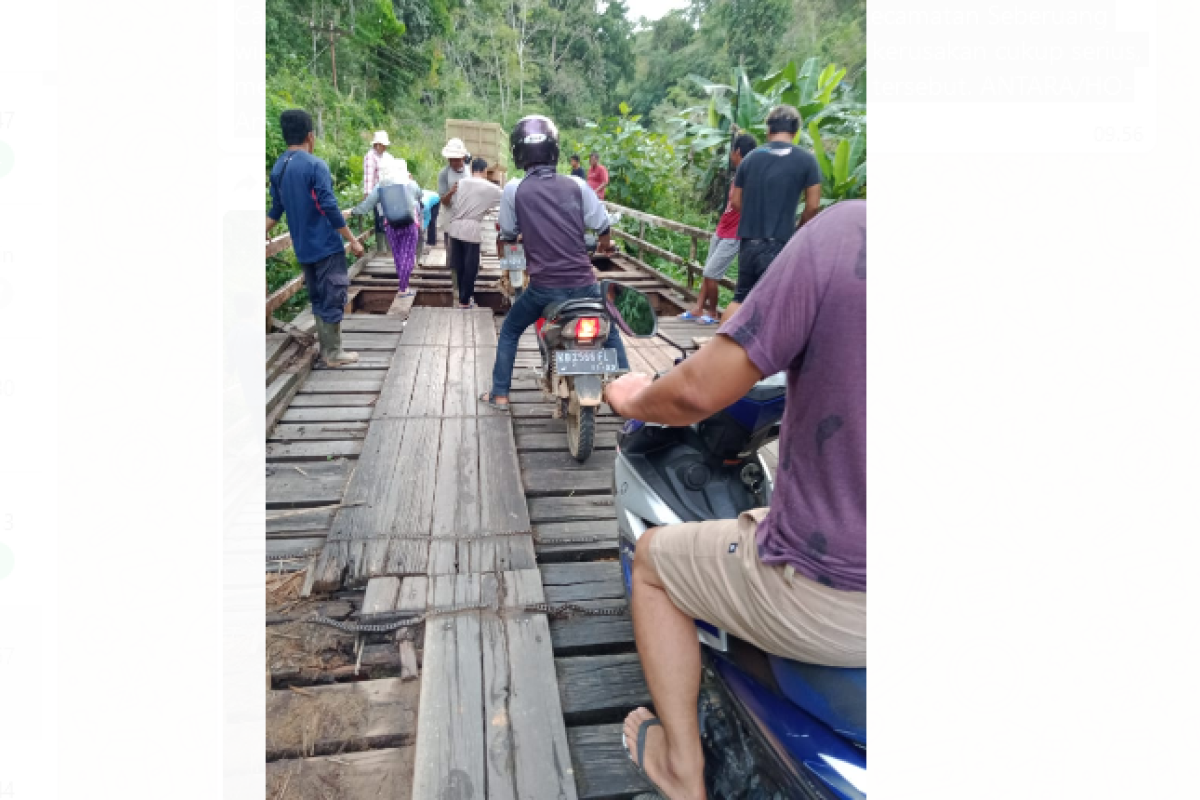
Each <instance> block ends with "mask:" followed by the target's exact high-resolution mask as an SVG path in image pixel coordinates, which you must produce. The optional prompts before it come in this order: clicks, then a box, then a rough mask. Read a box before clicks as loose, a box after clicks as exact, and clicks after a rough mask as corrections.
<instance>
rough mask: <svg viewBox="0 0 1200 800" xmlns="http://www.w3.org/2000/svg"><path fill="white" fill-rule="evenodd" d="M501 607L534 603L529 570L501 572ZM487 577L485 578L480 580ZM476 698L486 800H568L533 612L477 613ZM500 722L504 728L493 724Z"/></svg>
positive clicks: (568, 782)
mask: <svg viewBox="0 0 1200 800" xmlns="http://www.w3.org/2000/svg"><path fill="white" fill-rule="evenodd" d="M502 577H503V585H504V588H505V592H504V605H505V606H506V607H508V608H510V609H515V608H520V607H521V606H524V605H527V604H532V603H541V602H543V597H542V586H541V581H540V578H539V575H538V573H537V571H536V570H532V569H530V570H519V571H509V572H504V573H502ZM488 579H491V580H492V581H494V580H495V577H494V576H492V575H488V576H484V580H485V581H486V580H488ZM483 640H484V645H485V646H484V653H483V665H484V684H483V685H484V699H485V719H487V720H489V721H491V723H492V724H491V725H489V726H488V728H487V753H488V797H489V798H521V800H553V799H555V798H565V799H567V800H573V799H574V798H575V796H576V794H575V780H574V776H573V775H572V772H571V769H570V758H571V756H570V750H569V748H568V746H567V737H566V730H565V728H564V725H563V715H562V709H561V707H560V705H559V699H558V697H557V696H556V693H554V692H549V691H546V689H547V687H549V686H551V685H552V684H553V682H554V680H555V673H554V661H553V658H552V653H551V649H550V630H549V625H548V623H547V620H546V617H545V616H544V615H541V614H533V615H524V614H519V613H509V614H506V615H505V616H503V617H499V616H497V615H495V614H491V613H487V614H484V615H483ZM501 720H503V721H504V722H507V725H505V724H498V721H501Z"/></svg>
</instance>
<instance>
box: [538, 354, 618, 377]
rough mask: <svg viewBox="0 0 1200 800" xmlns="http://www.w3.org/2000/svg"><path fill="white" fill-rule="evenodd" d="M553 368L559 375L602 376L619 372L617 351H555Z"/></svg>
mask: <svg viewBox="0 0 1200 800" xmlns="http://www.w3.org/2000/svg"><path fill="white" fill-rule="evenodd" d="M554 368H555V369H556V370H557V371H558V374H559V375H603V374H605V373H608V372H620V371H621V365H620V362H619V361H617V351H616V350H612V349H610V348H605V349H603V350H556V351H555V352H554Z"/></svg>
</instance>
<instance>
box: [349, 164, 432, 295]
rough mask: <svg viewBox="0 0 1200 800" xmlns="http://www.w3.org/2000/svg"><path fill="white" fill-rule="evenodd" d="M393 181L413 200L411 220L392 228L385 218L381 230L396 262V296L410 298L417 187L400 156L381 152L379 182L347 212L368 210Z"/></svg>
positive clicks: (417, 222) (418, 214)
mask: <svg viewBox="0 0 1200 800" xmlns="http://www.w3.org/2000/svg"><path fill="white" fill-rule="evenodd" d="M396 183H401V184H406V185H407V186H408V191H409V197H411V198H412V199H413V222H412V223H411V224H409V225H403V226H400V227H393V226H392V224H391V223H390V222H388V221H387V218H386V217H385V218H384V220H383V232H384V235H385V236H387V240H388V246H389V247H390V248H391V251H392V260H393V261H395V262H396V280H397V281H398V282H399V288H398V290H397V294H398V295H399V296H400V297H412V296H413V295H415V294H416V292H414V291H412V290H410V289H409V288H408V279H409V277H411V276H412V271H413V267H414V266H416V262H417V244H418V242H419V241H420V237H421V187H420V186H418V185H417V182H416V181H415V180H413V179H412V176H411V175H409V173H408V163H407V162H405V160H404V159H403V158H394V157H393V156H392V154H391V153H385V154H384V155H383V157H382V158H380V160H379V185H378V186H376V187H375V189H374V191H372V192H371V193H370V194H369V195H367V196H366V198H365V199H364V200H363V201H362V202H361V203H359V204H358V205H357V206H355V207H354V210H353V211H351V212H350V213H352V214H357V215H362V214H366V213H368V212H369V211H370V210H371V209H372V208H373V207H374V206H375V204H376V203H378V202H379V190H380V189H382V188H384V187H387V186H391V185H392V184H396ZM381 216H382V215H381Z"/></svg>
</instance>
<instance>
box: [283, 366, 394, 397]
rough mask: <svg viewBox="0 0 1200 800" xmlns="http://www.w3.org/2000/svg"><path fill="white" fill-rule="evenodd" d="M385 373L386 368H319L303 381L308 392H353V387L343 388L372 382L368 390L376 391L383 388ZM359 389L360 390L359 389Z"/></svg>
mask: <svg viewBox="0 0 1200 800" xmlns="http://www.w3.org/2000/svg"><path fill="white" fill-rule="evenodd" d="M386 374H387V369H386V368H379V369H370V370H366V369H355V370H343V369H319V370H316V371H314V372H313V374H312V375H309V376H308V380H306V381H305V382H304V385H305V387H306V388H307V389H308V391H310V392H318V391H322V390H323V391H326V392H353V391H356V390H354V389H346V388H344V387H345V386H346V385H348V384H355V385H357V384H372V386H371V389H370V391H373V392H378V391H379V390H380V389H382V388H383V379H384V376H385V375H386ZM359 391H361V390H359Z"/></svg>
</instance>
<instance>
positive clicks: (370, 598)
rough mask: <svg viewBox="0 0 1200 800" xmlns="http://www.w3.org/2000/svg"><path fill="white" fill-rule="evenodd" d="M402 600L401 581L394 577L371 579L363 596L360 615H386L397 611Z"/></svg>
mask: <svg viewBox="0 0 1200 800" xmlns="http://www.w3.org/2000/svg"><path fill="white" fill-rule="evenodd" d="M399 598H400V579H399V578H393V577H386V578H371V580H370V581H369V582H368V583H367V591H366V593H365V594H364V595H363V604H362V608H361V609H360V610H359V613H360V614H361V615H362V616H364V617H367V616H370V615H372V614H386V613H388V612H391V611H395V610H396V604H397V602H398V601H399Z"/></svg>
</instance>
